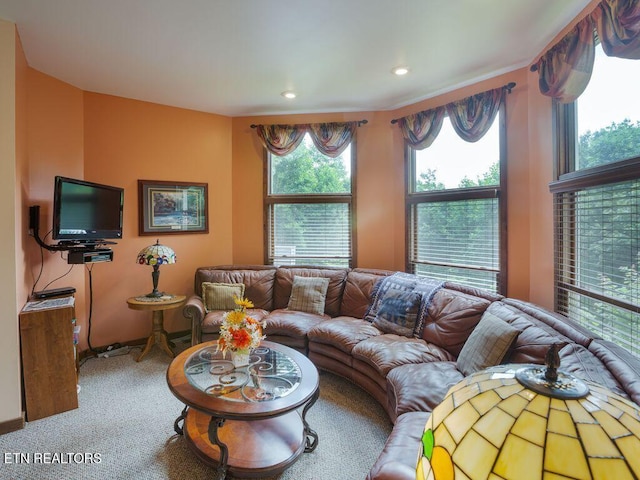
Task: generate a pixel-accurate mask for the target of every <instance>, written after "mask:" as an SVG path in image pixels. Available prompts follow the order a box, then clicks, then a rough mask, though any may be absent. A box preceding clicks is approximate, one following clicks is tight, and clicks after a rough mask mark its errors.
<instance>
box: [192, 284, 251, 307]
mask: <svg viewBox="0 0 640 480" xmlns="http://www.w3.org/2000/svg"><path fill="white" fill-rule="evenodd" d="M234 295H235V296H236V297H239V298H243V297H244V283H212V282H202V302H203V303H204V310H205V312H207V313H208V312H211V311H213V310H235V309H236V308H237V305H236V303H235V302H234V301H233V297H234Z"/></svg>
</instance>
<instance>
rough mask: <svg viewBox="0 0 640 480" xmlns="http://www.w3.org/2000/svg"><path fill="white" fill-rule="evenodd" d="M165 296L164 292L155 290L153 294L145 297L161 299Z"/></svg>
mask: <svg viewBox="0 0 640 480" xmlns="http://www.w3.org/2000/svg"><path fill="white" fill-rule="evenodd" d="M164 296H165V293H164V292H159V291H157V290H154V291H153V292H151V293H147V294H146V295H145V297H149V298H160V297H164Z"/></svg>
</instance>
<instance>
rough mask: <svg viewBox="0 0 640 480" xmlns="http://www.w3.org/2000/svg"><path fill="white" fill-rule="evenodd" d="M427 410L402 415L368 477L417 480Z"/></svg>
mask: <svg viewBox="0 0 640 480" xmlns="http://www.w3.org/2000/svg"><path fill="white" fill-rule="evenodd" d="M429 415H430V414H429V413H427V412H408V413H405V414H403V415H400V416H399V417H398V418H397V420H396V423H395V425H394V426H393V431H392V432H391V435H389V438H388V439H387V442H386V444H385V446H384V449H383V450H382V453H380V456H379V457H378V460H376V463H375V464H374V465H373V467H372V468H371V471H370V472H369V475H368V476H367V480H405V479H406V480H414V479H415V478H416V467H417V462H418V453H419V452H420V446H421V442H422V434H423V433H424V426H425V424H426V423H427V419H428V418H429Z"/></svg>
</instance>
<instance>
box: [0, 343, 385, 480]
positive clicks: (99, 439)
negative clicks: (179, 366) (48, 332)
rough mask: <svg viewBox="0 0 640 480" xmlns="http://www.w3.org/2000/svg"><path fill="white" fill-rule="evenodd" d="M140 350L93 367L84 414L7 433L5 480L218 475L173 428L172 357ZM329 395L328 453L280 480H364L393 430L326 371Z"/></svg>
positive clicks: (0, 451)
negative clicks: (169, 383) (169, 372)
mask: <svg viewBox="0 0 640 480" xmlns="http://www.w3.org/2000/svg"><path fill="white" fill-rule="evenodd" d="M183 346H184V345H183ZM138 353H139V349H134V350H132V351H131V352H130V353H129V354H126V355H123V356H120V357H113V358H97V359H90V360H88V361H87V362H86V363H85V364H84V365H83V366H82V367H81V369H80V386H81V391H80V394H79V403H80V408H78V409H76V410H72V411H70V412H65V413H61V414H58V415H54V416H51V417H47V418H44V419H41V420H36V421H33V422H28V423H27V424H26V426H25V428H24V429H23V430H20V431H17V432H12V433H8V434H5V435H1V436H0V479H12V480H21V479H38V480H46V479H52V480H54V479H55V480H58V479H62V478H64V479H79V480H80V479H96V480H98V479H99V480H102V479H105V478H111V479H136V480H138V479H139V480H144V479H172V480H178V479H189V480H199V479H203V480H204V479H207V480H209V479H211V478H213V477H214V470H213V469H212V468H210V467H208V466H206V465H204V464H202V463H201V462H200V461H199V460H198V459H197V458H196V457H195V455H194V454H193V453H192V452H191V450H189V448H188V446H187V445H186V442H185V440H184V438H182V437H181V436H179V435H176V434H175V432H174V431H173V422H174V420H175V419H176V417H177V416H178V415H179V414H180V412H181V410H182V408H183V405H182V404H181V403H180V402H179V401H178V400H177V399H176V398H175V397H174V396H173V395H172V394H171V392H170V391H169V389H168V387H167V384H166V379H165V373H166V369H167V366H168V365H169V361H170V359H169V357H168V356H167V355H165V354H164V353H162V352H161V351H160V350H159V349H158V348H157V347H154V348H153V350H152V351H151V353H150V354H149V355H147V356H146V357H145V358H144V359H143V360H142V362H140V363H136V362H135V360H134V359H135V357H136V356H137V354H138ZM320 392H321V393H320V399H319V400H318V401H317V402H316V404H315V405H314V406H313V408H311V410H309V412H308V414H307V420H308V421H309V424H310V425H311V427H312V428H313V429H314V430H316V432H317V433H318V436H319V444H318V447H317V448H316V450H315V451H314V452H312V453H305V454H302V455H301V456H300V458H299V459H298V461H297V462H296V463H294V464H293V465H292V466H291V467H289V469H287V470H286V471H285V472H284V473H283V474H282V475H280V476H279V477H277V478H278V479H280V480H354V479H364V478H365V477H366V475H367V472H368V471H369V469H370V468H371V466H372V465H373V463H374V462H375V460H376V458H377V457H378V454H379V453H380V452H381V451H382V448H383V446H384V442H385V439H386V438H387V436H388V435H389V433H390V432H391V427H392V426H391V423H390V421H389V419H388V418H387V416H386V414H385V413H384V411H383V409H382V408H381V407H380V406H379V405H378V404H377V403H376V402H375V400H373V398H371V397H370V396H369V395H368V394H366V393H364V391H362V390H361V389H359V388H358V387H356V386H355V385H353V384H351V383H350V382H348V381H346V380H344V379H342V378H340V377H338V376H335V375H332V374H330V373H325V372H321V375H320ZM97 457H99V463H97V462H96V461H95V459H96V458H97ZM92 459H93V461H92ZM27 462H29V463H27ZM62 462H64V463H62Z"/></svg>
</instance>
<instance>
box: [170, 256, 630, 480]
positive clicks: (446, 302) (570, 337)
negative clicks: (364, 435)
mask: <svg viewBox="0 0 640 480" xmlns="http://www.w3.org/2000/svg"><path fill="white" fill-rule="evenodd" d="M393 273H395V272H392V271H387V270H371V269H358V268H356V269H337V268H315V267H273V266H264V265H246V266H242V265H225V266H216V267H202V268H198V269H197V271H196V273H195V284H194V292H195V295H194V296H193V297H191V298H190V299H188V301H187V304H186V305H185V307H184V310H183V313H184V316H185V317H187V318H189V319H190V320H191V322H192V343H194V344H195V343H199V342H201V341H205V340H208V339H213V338H215V337H216V334H217V332H218V330H219V325H220V322H221V320H222V315H223V314H224V312H223V311H212V312H208V313H206V312H205V309H204V306H203V303H202V299H201V297H200V295H201V293H202V290H201V285H202V282H215V283H242V284H244V285H245V296H246V297H247V298H249V299H250V300H251V301H253V303H254V305H255V310H254V312H253V314H254V316H256V317H257V318H264V320H265V322H266V329H265V333H266V335H267V337H268V339H269V340H271V341H275V342H280V343H282V344H285V345H288V346H290V347H292V348H295V349H297V350H299V351H301V352H303V353H305V354H306V355H308V357H309V358H310V359H311V360H312V361H313V362H314V364H315V365H316V366H317V367H318V368H319V369H324V370H328V371H330V372H333V373H336V374H338V375H341V376H343V377H345V378H347V379H349V380H351V381H353V382H354V383H356V384H357V385H358V386H360V387H361V388H363V389H364V390H365V391H367V392H368V393H369V394H370V395H371V396H372V397H373V398H374V399H376V401H377V402H378V403H380V405H382V406H383V407H384V408H385V409H386V411H387V413H388V415H389V418H390V419H391V421H392V422H393V423H394V429H393V431H392V433H391V435H390V436H389V439H388V440H387V443H386V446H385V448H384V450H383V451H382V452H381V454H380V456H379V458H378V460H377V462H376V463H375V465H374V466H373V468H372V469H371V471H370V473H369V476H368V477H367V478H369V479H376V480H383V479H394V480H399V479H404V478H407V479H409V478H411V479H414V478H415V467H416V461H417V453H418V448H419V442H420V438H421V435H422V432H423V429H424V425H425V423H426V419H427V417H428V415H429V412H431V411H432V410H433V408H434V407H435V406H436V405H438V403H439V402H440V401H441V400H442V398H443V397H444V396H445V394H446V393H447V391H448V389H449V388H450V387H451V386H452V385H454V384H456V383H458V382H459V381H460V380H461V379H462V378H463V377H464V376H463V374H462V373H461V372H460V371H459V369H458V368H457V367H458V365H457V359H458V355H459V354H460V352H461V350H462V348H463V345H464V344H465V341H466V340H467V338H469V335H470V334H471V332H473V330H474V328H475V327H476V325H477V324H478V322H479V321H480V319H481V318H482V316H483V315H484V313H485V312H490V313H491V314H493V315H494V316H496V317H498V318H500V319H502V320H504V321H505V322H507V323H509V324H510V325H511V326H513V327H515V328H516V329H517V330H519V332H520V333H519V334H518V336H517V338H516V340H515V342H514V344H513V345H512V347H511V348H510V349H509V352H508V353H507V355H506V357H505V358H504V359H503V361H502V363H535V364H542V363H544V358H545V354H546V352H547V351H548V349H549V347H550V346H551V345H552V344H559V347H560V358H561V369H562V370H563V371H566V372H570V373H573V374H575V375H576V376H579V377H581V378H584V379H586V380H590V381H593V382H596V383H599V384H601V385H604V386H606V387H608V388H610V389H611V390H613V391H614V392H616V393H619V394H621V395H623V396H625V397H627V398H629V399H631V400H632V401H634V402H636V403H640V359H638V358H636V357H634V356H633V355H631V354H630V353H629V352H627V351H626V350H624V349H623V348H621V347H618V346H617V345H615V344H613V343H611V342H609V341H606V340H603V339H602V338H600V337H599V336H597V335H595V334H594V333H592V332H590V331H588V330H587V329H585V328H583V327H581V326H580V325H578V324H577V323H575V322H573V321H571V320H570V319H568V318H566V317H563V316H561V315H558V314H556V313H553V312H550V311H548V310H545V309H543V308H541V307H538V306H536V305H534V304H531V303H527V302H523V301H519V300H516V299H510V298H504V297H502V296H500V295H496V294H492V293H489V292H486V291H482V290H477V289H473V288H469V287H465V286H462V285H459V284H453V283H445V284H444V285H443V286H442V288H440V289H439V290H437V291H436V293H435V294H434V295H433V297H432V298H431V301H430V303H429V307H428V311H427V315H426V320H425V323H424V328H423V329H422V335H421V337H420V338H414V337H407V336H402V335H396V334H390V333H383V332H381V331H380V330H378V329H377V328H376V327H375V326H374V325H373V324H372V323H371V322H370V321H368V320H365V319H364V317H365V313H366V312H367V309H368V308H369V305H370V303H371V294H372V291H373V290H374V286H375V285H376V283H377V282H378V281H379V280H380V279H381V278H383V277H385V276H388V275H392V274H393ZM295 276H303V277H325V278H328V279H329V286H328V289H327V294H326V302H325V310H324V315H318V314H312V313H305V312H298V311H291V310H288V309H287V305H288V301H289V296H290V294H291V288H292V285H293V281H294V277H295Z"/></svg>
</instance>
